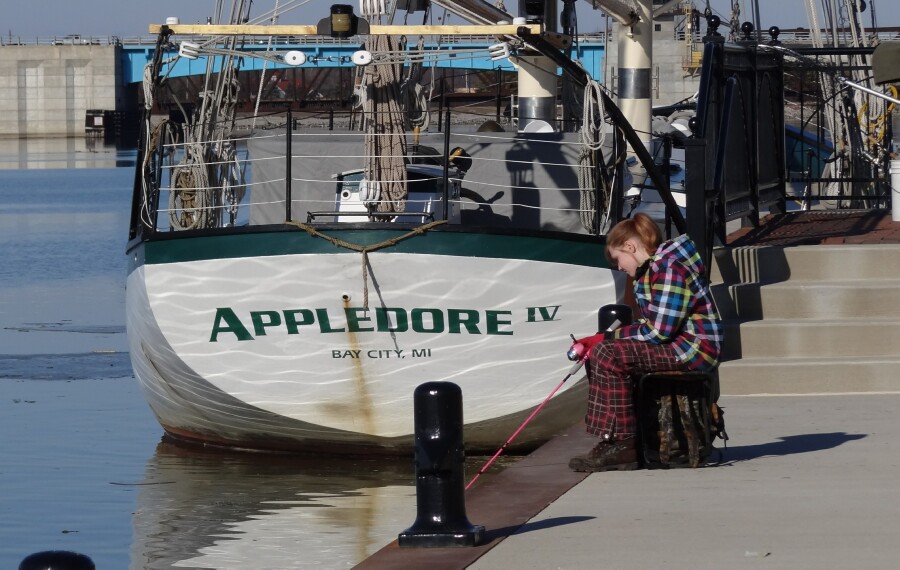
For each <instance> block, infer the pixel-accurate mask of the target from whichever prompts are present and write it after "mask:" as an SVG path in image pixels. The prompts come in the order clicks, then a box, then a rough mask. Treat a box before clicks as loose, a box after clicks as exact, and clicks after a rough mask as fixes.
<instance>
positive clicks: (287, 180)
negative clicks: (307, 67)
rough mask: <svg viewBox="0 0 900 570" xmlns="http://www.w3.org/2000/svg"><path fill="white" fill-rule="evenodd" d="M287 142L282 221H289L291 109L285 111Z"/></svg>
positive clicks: (292, 128) (292, 131) (292, 132)
mask: <svg viewBox="0 0 900 570" xmlns="http://www.w3.org/2000/svg"><path fill="white" fill-rule="evenodd" d="M286 124H287V133H286V135H287V142H286V143H285V147H286V148H285V154H286V156H285V160H286V161H287V162H286V163H285V165H284V221H285V222H290V221H291V219H292V218H291V156H292V155H293V151H292V150H291V139H292V138H293V136H294V117H293V115H292V114H291V108H290V107H288V110H287V123H286Z"/></svg>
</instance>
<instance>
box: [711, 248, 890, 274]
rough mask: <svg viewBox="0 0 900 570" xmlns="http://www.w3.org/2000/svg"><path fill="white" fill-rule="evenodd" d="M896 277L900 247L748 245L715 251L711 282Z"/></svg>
mask: <svg viewBox="0 0 900 570" xmlns="http://www.w3.org/2000/svg"><path fill="white" fill-rule="evenodd" d="M869 278H872V279H889V278H900V245H897V244H892V245H891V244H888V245H859V244H847V245H815V246H793V247H775V246H749V247H734V248H724V247H723V248H718V249H716V251H715V252H714V259H713V263H712V266H711V267H710V281H711V282H712V283H729V284H735V283H776V282H780V281H787V280H805V281H822V280H832V279H835V280H849V279H869Z"/></svg>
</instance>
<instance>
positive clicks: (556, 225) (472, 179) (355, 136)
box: [249, 129, 611, 233]
mask: <svg viewBox="0 0 900 570" xmlns="http://www.w3.org/2000/svg"><path fill="white" fill-rule="evenodd" d="M609 138H611V137H609ZM580 142H581V138H580V135H578V134H571V133H535V134H516V133H505V132H499V133H497V132H489V133H479V132H475V131H474V129H473V130H472V132H471V133H459V132H454V133H453V135H451V141H450V148H451V149H452V148H454V147H457V146H459V147H462V148H464V149H465V150H466V152H467V153H468V154H469V155H471V157H472V167H471V169H470V170H469V171H468V172H467V173H466V174H465V177H464V179H463V183H462V185H463V188H465V189H466V190H468V191H470V192H467V194H468V195H469V196H472V195H475V197H476V199H475V200H472V199H471V198H467V199H463V200H462V203H461V208H462V223H463V224H469V225H491V226H499V227H515V228H523V229H543V230H558V231H566V232H577V233H586V231H585V230H584V228H583V227H582V223H581V219H580V215H579V212H578V211H577V210H578V208H579V204H580V200H581V191H580V189H579V183H578V169H579V166H578V164H579V161H578V158H579V155H580V153H581V152H582V149H583V146H582V145H581V144H580ZM408 145H409V146H412V140H411V135H410V138H409V139H408ZM419 145H422V146H427V147H432V148H434V149H438V151H439V152H443V150H442V149H443V148H444V135H443V134H442V133H427V134H423V135H421V136H420V138H419ZM364 149H365V144H364V139H363V134H362V133H359V132H340V131H319V130H297V131H295V132H294V136H293V137H292V150H291V154H292V156H293V160H292V161H291V179H292V184H291V193H292V211H291V217H292V218H293V219H294V220H296V221H301V222H306V220H307V213H308V212H310V211H313V212H315V211H333V210H335V208H336V206H335V204H336V193H337V192H336V191H337V182H336V179H335V175H336V174H338V173H341V172H346V171H349V170H354V169H360V168H363V166H364ZM249 151H250V156H251V158H252V160H253V172H252V183H251V185H250V187H251V189H252V203H253V207H252V212H251V218H250V223H251V224H252V225H257V224H280V223H283V222H284V221H285V207H284V195H285V187H286V182H285V170H286V160H285V158H284V156H285V136H284V135H280V136H273V137H271V138H254V139H251V142H250V144H249ZM606 153H607V155H608V150H607V151H606ZM453 175H454V174H453V173H452V171H451V176H453ZM479 202H480V203H479Z"/></svg>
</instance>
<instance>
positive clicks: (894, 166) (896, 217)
mask: <svg viewBox="0 0 900 570" xmlns="http://www.w3.org/2000/svg"><path fill="white" fill-rule="evenodd" d="M891 219H892V220H893V221H895V222H900V160H892V161H891Z"/></svg>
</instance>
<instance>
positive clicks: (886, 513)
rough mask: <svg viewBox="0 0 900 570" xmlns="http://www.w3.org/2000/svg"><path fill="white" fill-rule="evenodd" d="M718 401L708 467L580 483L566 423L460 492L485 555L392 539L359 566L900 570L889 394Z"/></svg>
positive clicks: (898, 431) (576, 443)
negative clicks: (721, 430)
mask: <svg viewBox="0 0 900 570" xmlns="http://www.w3.org/2000/svg"><path fill="white" fill-rule="evenodd" d="M720 404H721V405H722V406H723V408H724V409H725V420H726V427H727V429H728V433H729V435H730V436H731V440H730V441H729V445H728V448H727V450H725V451H724V457H723V458H722V461H721V462H720V463H715V462H713V463H712V464H711V465H708V466H706V467H704V468H701V469H673V470H642V471H632V472H610V473H594V474H590V475H587V476H583V474H577V473H573V472H571V471H570V470H569V469H568V465H567V464H568V459H569V457H570V456H572V455H576V454H579V453H582V452H583V451H584V450H585V449H589V448H590V447H591V444H592V443H593V442H592V440H590V439H589V438H587V437H586V436H585V435H583V433H582V430H581V428H580V426H574V427H573V429H571V430H569V431H568V432H566V433H565V434H562V435H561V436H559V437H557V438H556V439H554V440H553V441H551V442H549V443H548V444H546V445H545V446H543V447H542V448H541V449H539V450H537V451H536V452H535V453H534V454H532V455H530V456H528V457H526V458H524V459H523V460H522V461H520V462H519V463H517V464H515V465H513V466H512V467H509V468H507V469H506V470H505V471H504V472H503V473H501V474H500V475H498V476H496V477H495V478H494V479H492V480H491V481H490V482H489V483H487V484H485V485H484V486H481V487H473V489H472V490H471V492H469V493H468V495H467V500H466V501H467V503H466V504H467V510H468V516H469V520H470V521H471V522H472V523H473V524H483V525H485V527H486V535H487V536H486V541H487V544H485V545H484V546H478V547H474V548H435V549H400V548H398V547H397V544H396V542H394V543H392V544H390V545H387V546H386V547H385V548H383V549H382V550H380V551H379V552H377V553H376V554H375V555H373V556H372V557H370V558H369V559H367V560H365V561H364V562H362V563H361V564H360V565H359V566H358V568H399V567H411V568H425V567H428V568H473V569H496V568H535V569H550V568H553V569H581V568H585V569H587V568H623V569H626V568H627V569H631V568H662V567H665V568H670V569H681V568H684V569H692V570H696V569H700V568H792V569H796V568H816V569H823V568H895V567H897V566H898V564H900V422H898V421H897V418H896V414H897V412H898V410H900V394H898V393H889V394H888V393H880V394H873V393H867V394H828V395H802V396H790V395H783V396H732V397H728V396H723V398H722V400H720ZM526 511H531V512H526ZM402 530H404V529H398V533H399V532H401V531H402Z"/></svg>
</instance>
